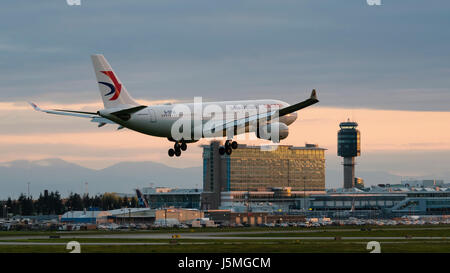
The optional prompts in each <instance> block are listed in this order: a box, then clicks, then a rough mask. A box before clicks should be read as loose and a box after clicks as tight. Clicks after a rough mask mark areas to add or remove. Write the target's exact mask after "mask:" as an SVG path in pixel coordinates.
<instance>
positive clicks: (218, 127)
mask: <svg viewBox="0 0 450 273" xmlns="http://www.w3.org/2000/svg"><path fill="white" fill-rule="evenodd" d="M318 102H319V100H318V99H317V94H316V90H315V89H313V90H312V92H311V96H310V97H309V98H308V99H307V100H304V101H302V102H299V103H296V104H293V105H290V106H287V107H284V108H281V109H279V110H274V111H270V112H265V113H261V114H257V115H253V116H249V117H245V118H242V119H236V120H233V121H229V122H224V123H220V124H214V125H213V128H212V129H211V132H212V133H215V132H219V131H226V130H228V129H230V128H243V127H245V126H248V125H249V124H250V123H251V122H255V121H258V120H263V121H264V122H268V121H270V120H272V119H273V118H277V117H282V116H285V115H287V114H290V113H293V112H296V111H298V110H301V109H303V108H306V107H308V106H311V105H313V104H315V103H318Z"/></svg>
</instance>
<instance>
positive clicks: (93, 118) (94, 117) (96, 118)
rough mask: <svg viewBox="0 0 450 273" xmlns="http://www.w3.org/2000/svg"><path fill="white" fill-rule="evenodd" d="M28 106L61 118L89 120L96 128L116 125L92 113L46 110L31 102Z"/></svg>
mask: <svg viewBox="0 0 450 273" xmlns="http://www.w3.org/2000/svg"><path fill="white" fill-rule="evenodd" d="M29 104H30V105H31V106H32V107H33V108H34V110H36V111H39V112H44V113H48V114H55V115H63V116H72V117H80V118H90V119H91V122H96V123H98V127H102V126H104V125H106V124H107V123H109V124H116V123H115V122H113V121H111V120H109V119H106V118H103V117H101V116H99V115H98V114H97V113H94V112H83V111H72V110H62V109H52V110H46V109H41V108H40V107H39V106H37V105H36V104H34V103H32V102H29Z"/></svg>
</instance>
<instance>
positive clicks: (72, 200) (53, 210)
mask: <svg viewBox="0 0 450 273" xmlns="http://www.w3.org/2000/svg"><path fill="white" fill-rule="evenodd" d="M124 207H131V208H135V207H138V201H137V198H135V197H133V198H127V197H123V198H121V197H120V196H118V195H117V194H114V193H104V194H102V195H95V196H92V197H91V196H89V194H84V195H83V196H81V195H80V194H78V193H71V194H70V195H69V197H67V198H61V194H60V193H59V192H58V191H56V192H50V193H49V192H47V191H45V192H44V193H43V194H42V193H41V194H39V198H37V199H33V197H27V196H26V195H25V194H21V195H20V196H19V198H18V199H17V200H12V199H11V198H8V200H5V201H0V215H1V218H3V217H5V214H6V213H8V214H13V215H21V216H32V215H55V214H57V215H60V214H64V213H65V212H67V211H80V210H85V209H86V210H91V209H96V210H112V209H120V208H124Z"/></svg>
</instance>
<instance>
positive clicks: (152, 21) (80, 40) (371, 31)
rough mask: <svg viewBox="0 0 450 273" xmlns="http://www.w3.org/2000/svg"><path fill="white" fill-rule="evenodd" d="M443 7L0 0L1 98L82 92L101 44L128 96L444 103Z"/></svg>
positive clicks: (90, 87) (448, 40)
mask: <svg viewBox="0 0 450 273" xmlns="http://www.w3.org/2000/svg"><path fill="white" fill-rule="evenodd" d="M449 10H450V4H449V3H448V1H443V0H441V1H434V2H433V4H430V3H428V2H426V1H418V0H412V1H408V4H400V3H393V1H390V3H386V4H385V5H384V6H383V7H382V8H381V9H380V8H374V7H369V6H367V5H365V3H364V1H363V0H361V1H331V0H328V1H326V0H325V1H281V2H280V1H278V2H274V1H261V0H258V1H225V2H220V3H219V2H214V4H213V3H212V2H210V1H206V0H192V1H144V2H143V1H137V0H135V1H126V3H125V2H123V1H116V2H114V3H112V2H111V1H106V0H96V1H86V3H83V5H82V6H81V7H76V8H75V7H69V6H67V5H66V3H65V2H64V1H56V2H55V1H44V2H42V1H40V2H39V3H32V4H31V3H28V4H27V5H26V6H24V5H20V4H18V3H16V2H8V3H3V5H2V10H0V23H1V24H2V26H4V30H3V32H2V39H1V40H0V51H1V50H2V48H3V50H7V51H8V54H5V55H4V56H3V58H2V59H1V60H0V63H1V64H2V65H1V66H0V81H1V82H2V92H0V100H17V99H24V100H28V99H30V98H32V99H36V98H45V99H46V100H53V101H58V102H63V103H68V102H74V101H75V102H83V101H90V100H92V98H93V91H94V90H96V85H95V77H94V75H93V72H92V69H91V64H90V60H89V55H91V54H93V53H104V54H105V56H106V57H107V58H108V59H109V60H110V61H111V63H112V65H113V67H115V69H116V72H118V74H119V75H121V79H122V81H123V82H124V83H125V84H126V86H127V88H128V90H130V91H131V93H132V94H133V96H135V97H136V98H142V99H148V100H153V99H161V100H163V99H170V98H181V99H187V98H191V97H194V96H199V95H200V96H203V97H205V98H208V99H210V100H225V99H230V98H233V99H234V98H243V99H244V98H259V99H263V98H270V97H272V96H273V94H277V96H279V97H280V98H281V99H283V100H287V101H296V100H297V99H298V98H299V94H300V93H301V92H302V91H304V90H310V89H311V88H317V89H319V90H321V91H322V92H321V93H322V96H323V98H324V100H323V101H322V103H323V105H327V106H332V107H347V108H349V107H352V106H353V105H358V106H361V107H364V108H374V109H400V110H428V111H436V110H439V111H447V110H448V104H449V103H450V91H449V89H448V88H449V85H450V78H449V77H448V73H449V68H448V59H449V56H450V55H449V54H450V52H449V51H448V50H447V49H448V47H449V46H450V36H449V35H448V34H447V33H446V32H442V31H440V30H441V29H444V28H445V27H446V26H449V25H450V19H449V17H448V16H447V15H448V12H449ZM119 17H120V20H117V18H119ZM437 41H439V42H437Z"/></svg>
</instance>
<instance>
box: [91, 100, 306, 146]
mask: <svg viewBox="0 0 450 273" xmlns="http://www.w3.org/2000/svg"><path fill="white" fill-rule="evenodd" d="M287 106H289V104H288V103H286V102H283V101H280V100H246V101H222V102H204V103H202V104H201V106H200V109H197V108H198V104H194V103H187V104H163V105H150V106H147V107H146V108H144V109H142V110H139V111H137V112H135V113H133V114H131V117H130V118H129V119H128V120H126V121H124V120H122V119H120V118H118V117H116V116H114V115H111V114H110V113H112V112H115V111H118V110H120V109H114V108H107V109H103V110H100V111H99V114H100V115H101V116H102V117H105V118H107V119H110V120H112V121H114V122H116V123H118V124H120V125H122V126H123V127H125V128H128V129H131V130H134V131H137V132H140V133H143V134H147V135H152V136H158V137H166V138H169V139H170V138H171V136H172V131H171V130H172V127H173V125H174V123H175V122H176V121H177V120H179V119H180V114H179V112H180V109H187V110H189V111H190V112H191V113H192V114H191V117H192V123H191V129H192V130H193V129H194V127H195V126H199V125H200V126H203V125H204V124H205V123H206V122H208V121H211V120H217V121H222V120H233V119H235V118H236V116H241V117H245V116H248V115H249V111H248V109H261V108H258V107H271V108H269V109H273V108H279V109H281V108H284V107H287ZM208 109H221V111H223V113H224V114H223V115H222V116H214V115H208V114H207V113H205V112H206V111H208ZM227 109H228V110H227ZM229 109H232V111H230V110H229ZM198 112H199V113H200V115H198V114H196V115H194V113H198ZM258 113H261V112H258ZM211 116H212V117H211ZM296 119H297V113H295V112H294V113H291V114H288V115H285V116H282V117H280V118H279V122H282V123H284V124H286V125H290V124H292V123H293V122H294V121H295V120H296ZM254 130H255V128H252V129H250V130H249V131H250V132H251V131H254ZM247 132H248V131H247ZM222 134H223V133H222V132H218V133H217V134H216V135H214V136H211V137H217V136H223V135H222ZM202 137H203V136H202Z"/></svg>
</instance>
